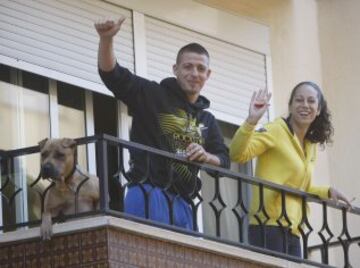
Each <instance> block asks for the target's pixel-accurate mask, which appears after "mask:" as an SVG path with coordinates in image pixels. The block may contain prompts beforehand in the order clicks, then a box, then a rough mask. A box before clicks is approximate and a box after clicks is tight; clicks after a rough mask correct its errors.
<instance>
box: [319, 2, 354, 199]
mask: <svg viewBox="0 0 360 268" xmlns="http://www.w3.org/2000/svg"><path fill="white" fill-rule="evenodd" d="M318 2H319V28H320V43H321V56H322V70H323V85H324V87H325V88H326V89H327V92H328V96H329V103H330V104H331V108H332V115H333V122H334V126H335V136H334V141H335V142H334V144H333V146H332V147H331V148H330V150H329V160H330V173H331V179H332V181H333V183H334V184H335V185H336V186H338V187H339V188H342V189H344V191H345V192H346V193H348V194H349V195H350V196H358V197H360V196H359V191H360V178H359V173H360V172H359V169H358V167H359V158H358V157H357V150H359V149H360V139H359V133H360V125H359V120H358V116H359V115H358V111H357V108H358V107H359V100H360V89H359V85H360V50H359V47H360V27H359V25H360V17H359V10H360V1H358V0H346V1H335V0H320V1H318ZM358 199H359V198H358ZM355 203H356V204H357V206H360V200H356V201H355Z"/></svg>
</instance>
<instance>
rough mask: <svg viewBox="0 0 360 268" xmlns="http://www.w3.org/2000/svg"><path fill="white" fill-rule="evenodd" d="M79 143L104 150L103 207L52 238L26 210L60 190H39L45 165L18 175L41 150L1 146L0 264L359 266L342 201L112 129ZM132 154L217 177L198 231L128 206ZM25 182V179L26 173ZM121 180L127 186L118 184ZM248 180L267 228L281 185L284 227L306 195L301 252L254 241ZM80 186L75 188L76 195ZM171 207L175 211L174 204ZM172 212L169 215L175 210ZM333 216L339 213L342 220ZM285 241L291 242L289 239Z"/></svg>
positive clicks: (64, 225) (67, 220) (197, 213)
mask: <svg viewBox="0 0 360 268" xmlns="http://www.w3.org/2000/svg"><path fill="white" fill-rule="evenodd" d="M77 144H78V146H88V145H94V148H95V149H96V150H95V151H96V158H97V175H98V177H99V178H100V197H101V198H100V208H99V210H97V211H94V212H91V213H75V214H74V215H68V216H63V217H59V218H56V219H54V221H55V222H57V223H55V224H54V236H53V238H52V239H51V240H50V241H42V240H41V238H40V231H39V225H40V219H39V218H36V217H33V216H31V215H29V213H28V216H27V217H19V216H18V214H19V212H20V211H30V210H31V207H32V204H31V203H30V202H28V200H29V196H30V194H31V193H32V194H34V195H35V196H36V195H37V196H38V200H40V201H41V202H40V207H41V209H42V207H43V205H41V204H43V200H44V197H45V195H46V193H47V190H48V189H49V188H50V187H53V186H52V184H49V185H48V186H47V188H42V189H41V191H39V187H37V186H38V185H39V183H40V181H41V175H40V171H39V176H38V177H37V178H36V179H33V180H32V181H31V183H29V182H27V184H26V183H25V184H24V183H23V184H19V183H18V181H17V180H16V178H15V177H17V176H18V174H17V173H18V171H17V168H18V166H19V164H16V163H19V158H22V157H31V156H34V155H35V156H36V155H37V156H38V154H39V147H38V146H34V147H29V148H23V149H18V150H12V151H2V152H1V194H2V211H3V217H2V223H1V226H0V230H1V231H2V234H0V241H1V244H0V267H171V266H174V267H334V266H336V267H339V266H340V267H356V265H357V263H358V259H357V258H358V255H359V254H357V252H358V251H359V242H360V238H359V237H358V235H359V234H356V233H355V235H353V234H352V232H351V231H350V230H352V229H354V228H355V227H356V226H353V225H352V224H349V223H352V222H355V221H356V220H359V218H360V217H359V215H360V210H359V209H358V208H354V209H352V210H351V211H348V210H347V209H346V207H345V206H343V205H341V204H335V203H334V202H331V201H327V200H321V199H319V198H318V197H316V196H313V195H310V194H308V193H305V192H301V191H298V190H294V189H292V188H287V187H284V186H279V185H276V184H273V183H270V182H267V181H265V180H261V179H258V178H255V177H251V176H248V175H245V174H242V173H237V172H233V171H230V170H226V169H222V168H218V167H212V166H209V165H205V164H197V163H192V162H188V161H186V160H184V159H183V158H181V157H179V156H176V155H174V154H171V153H168V152H164V151H160V150H157V149H153V148H150V147H147V146H144V145H141V144H136V143H132V142H128V141H123V140H119V139H117V138H114V137H111V136H108V135H101V136H93V137H86V138H80V139H77ZM129 150H137V151H140V152H142V153H143V154H144V155H145V156H146V159H148V161H147V163H149V159H151V157H154V156H155V155H156V156H157V157H161V158H164V159H167V160H168V161H170V162H171V163H175V162H177V163H183V164H187V165H191V166H193V167H194V168H198V169H199V170H201V171H206V172H208V173H210V174H211V175H212V178H211V180H212V181H211V183H210V184H209V185H211V187H210V188H211V189H210V190H209V187H206V188H207V189H206V191H207V192H206V191H205V189H203V190H202V191H201V192H200V193H197V194H196V195H195V198H193V199H192V201H191V202H190V205H191V207H192V210H193V222H194V223H195V226H194V229H193V230H185V229H182V228H179V227H175V226H173V225H166V224H161V223H158V222H153V221H151V220H149V219H143V218H138V217H134V216H131V215H128V214H125V213H124V212H123V208H122V205H121V201H122V194H123V193H124V192H126V189H127V187H128V186H129V183H131V181H130V179H129V178H128V177H127V174H126V168H125V166H126V163H125V162H126V161H125V159H126V154H127V152H128V151H129ZM114 153H115V155H116V159H117V163H118V165H117V167H116V169H117V170H116V171H115V172H113V171H111V169H110V168H109V165H108V159H109V156H110V155H111V154H114ZM20 163H21V162H20ZM39 167H40V165H39ZM146 169H147V170H148V169H149V166H147V167H146ZM172 174H173V170H172V169H170V171H169V178H170V179H169V183H168V185H166V186H164V188H166V189H169V188H170V187H171V186H172V185H173V183H174V182H173V179H172ZM23 178H25V180H27V179H28V176H26V175H25V176H23ZM119 180H121V181H122V183H121V184H120V183H119V184H116V183H115V184H114V182H118V181H119ZM150 181H151V180H150ZM225 181H230V182H232V184H231V185H234V187H235V188H236V189H235V192H236V193H237V196H235V197H234V198H233V199H234V200H235V202H229V199H228V198H227V197H226V196H225V195H224V192H223V190H222V185H223V183H224V182H225ZM137 183H139V184H141V183H142V182H137ZM24 185H25V186H24ZM26 185H27V186H26ZM114 185H115V187H114ZM250 185H255V186H256V187H257V189H258V191H259V199H260V200H259V208H258V211H257V212H256V214H255V215H254V217H255V218H257V219H258V224H259V225H260V226H262V225H264V224H265V223H266V221H267V220H266V218H267V217H266V215H267V211H266V204H264V202H263V196H264V192H265V191H266V190H272V191H276V192H278V193H279V194H280V196H281V200H282V212H281V215H280V216H279V218H278V220H277V223H278V225H279V226H281V227H282V228H283V231H284V232H288V231H289V228H294V226H292V223H291V221H290V220H289V217H288V213H287V211H286V200H287V199H288V198H289V196H295V197H296V198H299V199H300V200H301V202H302V220H301V224H300V225H299V226H295V228H297V230H298V231H299V233H300V236H301V243H302V252H303V258H296V257H292V256H290V255H288V254H287V253H286V252H283V253H279V252H274V251H270V250H266V249H264V248H261V247H254V246H251V245H250V244H249V243H248V235H247V233H248V231H247V230H248V228H247V227H248V225H249V218H250V216H251V215H250V212H249V209H248V202H247V198H246V196H247V194H248V193H246V192H247V190H246V189H247V188H248V186H250ZM79 187H81V184H80V185H79ZM78 190H79V189H77V190H76V191H75V193H74V198H75V200H76V193H78ZM114 192H115V193H116V195H115V196H114ZM209 196H210V198H209ZM116 198H117V199H118V201H120V202H118V203H119V204H120V205H119V206H116V205H114V202H113V200H112V199H116ZM115 203H116V202H115ZM309 204H310V205H311V206H315V211H316V212H317V213H316V215H318V216H317V217H315V221H314V219H313V217H310V216H309V215H308V214H309V213H308V209H307V206H308V205H309ZM169 205H170V206H169V207H171V200H169ZM145 210H147V209H146V208H145ZM169 214H170V215H169V218H170V219H171V218H172V217H171V215H172V211H171V209H170V211H169ZM225 214H226V215H228V216H229V215H231V218H232V221H231V224H226V225H225V224H224V215H225ZM146 215H148V212H147V213H146ZM316 215H315V216H316ZM331 215H336V216H335V219H337V220H336V222H335V223H334V217H332V216H331ZM264 218H265V220H264ZM209 226H210V227H209ZM229 226H230V227H229ZM227 229H231V230H227ZM355 229H356V228H355ZM225 233H230V234H231V235H225ZM263 238H264V239H266V237H263ZM284 243H285V244H286V243H287V240H286V239H284ZM339 256H340V257H339ZM339 263H340V264H339Z"/></svg>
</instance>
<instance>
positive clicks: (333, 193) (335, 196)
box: [329, 187, 355, 210]
mask: <svg viewBox="0 0 360 268" xmlns="http://www.w3.org/2000/svg"><path fill="white" fill-rule="evenodd" d="M329 197H330V199H332V200H334V201H335V202H336V204H337V205H338V204H339V201H343V202H344V203H345V204H346V206H347V207H348V210H350V209H353V205H352V204H351V202H353V201H354V200H355V197H354V198H352V199H351V200H349V199H347V197H346V196H345V195H344V194H342V193H341V192H339V191H338V190H336V189H335V188H333V187H330V188H329Z"/></svg>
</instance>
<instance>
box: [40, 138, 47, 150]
mask: <svg viewBox="0 0 360 268" xmlns="http://www.w3.org/2000/svg"><path fill="white" fill-rule="evenodd" d="M48 140H49V139H48V138H45V139H43V140H42V141H39V143H38V144H39V147H40V150H42V149H43V148H44V145H45V143H46V142H47V141H48Z"/></svg>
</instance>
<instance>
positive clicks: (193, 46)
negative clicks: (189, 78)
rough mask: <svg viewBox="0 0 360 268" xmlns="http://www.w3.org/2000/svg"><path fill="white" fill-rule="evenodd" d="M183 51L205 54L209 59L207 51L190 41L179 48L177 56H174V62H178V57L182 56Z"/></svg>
mask: <svg viewBox="0 0 360 268" xmlns="http://www.w3.org/2000/svg"><path fill="white" fill-rule="evenodd" d="M185 52H194V53H197V54H200V55H205V56H206V57H207V58H208V59H209V60H210V55H209V52H208V51H207V50H206V49H205V48H204V47H203V46H202V45H200V44H198V43H190V44H187V45H185V46H183V47H182V48H180V50H179V52H178V54H177V56H176V63H177V64H178V63H179V61H180V57H181V56H182V54H184V53H185Z"/></svg>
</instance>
